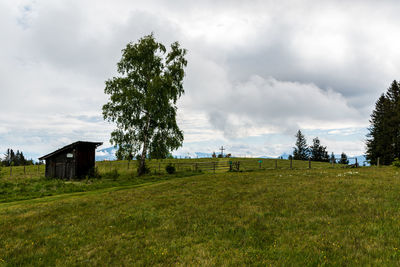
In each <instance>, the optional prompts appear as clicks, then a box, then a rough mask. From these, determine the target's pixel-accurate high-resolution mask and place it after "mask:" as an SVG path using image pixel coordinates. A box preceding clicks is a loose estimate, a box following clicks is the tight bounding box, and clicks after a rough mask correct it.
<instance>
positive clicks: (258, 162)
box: [258, 160, 262, 169]
mask: <svg viewBox="0 0 400 267" xmlns="http://www.w3.org/2000/svg"><path fill="white" fill-rule="evenodd" d="M261 162H262V161H261V160H260V161H259V162H258V163H259V165H260V166H259V167H260V169H261Z"/></svg>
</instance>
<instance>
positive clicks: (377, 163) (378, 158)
mask: <svg viewBox="0 0 400 267" xmlns="http://www.w3.org/2000/svg"><path fill="white" fill-rule="evenodd" d="M379 161H380V158H379V157H378V163H377V165H378V167H379V163H380V162H379Z"/></svg>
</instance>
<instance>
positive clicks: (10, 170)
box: [0, 158, 363, 178]
mask: <svg viewBox="0 0 400 267" xmlns="http://www.w3.org/2000/svg"><path fill="white" fill-rule="evenodd" d="M349 160H350V163H349V165H344V164H338V163H333V162H331V163H327V162H316V161H301V160H290V159H289V160H285V159H254V158H240V159H238V158H222V159H215V158H212V159H210V158H202V159H166V160H148V161H146V165H147V167H148V168H149V170H150V172H151V173H153V174H166V173H167V171H166V167H167V166H168V165H172V166H174V167H175V170H176V172H211V173H221V172H227V171H254V170H273V169H322V168H346V167H352V168H357V167H359V166H360V163H359V162H358V161H357V158H349ZM362 164H363V163H362ZM95 166H96V168H97V171H98V173H99V174H100V175H101V174H104V173H108V172H111V171H115V170H116V171H118V172H119V173H120V174H126V173H129V174H135V173H136V171H137V161H136V160H132V161H97V162H96V165H95ZM45 168H46V167H45V165H29V166H9V167H0V176H1V177H26V178H29V177H43V176H45Z"/></svg>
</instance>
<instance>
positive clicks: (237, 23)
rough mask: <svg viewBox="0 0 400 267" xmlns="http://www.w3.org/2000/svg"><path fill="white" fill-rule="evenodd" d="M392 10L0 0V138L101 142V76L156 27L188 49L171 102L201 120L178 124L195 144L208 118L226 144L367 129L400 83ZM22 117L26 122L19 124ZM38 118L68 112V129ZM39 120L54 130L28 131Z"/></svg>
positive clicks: (384, 6) (354, 4)
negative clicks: (308, 131)
mask: <svg viewBox="0 0 400 267" xmlns="http://www.w3.org/2000/svg"><path fill="white" fill-rule="evenodd" d="M24 5H29V6H30V7H31V9H30V10H27V9H24V8H23V7H24ZM399 5H400V4H399V3H398V2H397V1H384V2H379V3H378V2H376V1H359V0H357V1H351V2H349V1H329V2H321V1H318V4H316V1H296V2H293V1H251V2H249V1H211V0H210V1H198V2H196V3H194V2H190V1H174V2H173V3H172V2H168V3H167V2H162V1H148V2H145V3H144V2H142V1H117V2H112V3H111V2H107V1H77V0H75V1H69V2H63V1H61V2H59V1H26V2H23V3H22V4H20V6H18V7H16V5H15V4H12V3H11V2H1V3H0V34H1V35H2V37H3V38H4V40H7V41H6V42H2V43H1V44H0V56H1V59H2V60H1V62H0V75H1V76H2V79H0V90H1V98H0V105H1V107H2V110H3V115H4V113H5V114H6V115H7V116H8V117H10V118H11V119H10V120H9V119H5V118H4V116H0V133H2V138H3V139H2V140H1V142H0V145H3V146H4V144H7V143H13V144H14V143H15V144H18V142H20V141H18V142H17V141H13V140H14V139H12V137H13V136H14V135H20V136H24V137H26V138H28V135H25V134H24V131H26V133H28V132H29V131H31V130H32V131H33V132H32V133H33V134H32V136H36V137H38V138H41V140H44V139H49V140H53V141H54V142H55V143H57V144H58V143H60V142H62V141H60V140H62V138H67V139H68V138H69V139H73V138H76V137H78V136H86V135H87V134H88V133H89V132H90V131H91V128H90V127H95V128H96V131H98V132H99V133H98V134H99V135H98V136H104V138H105V139H108V135H109V131H110V128H111V127H108V128H106V127H104V128H102V127H100V126H99V125H102V123H101V122H100V121H97V119H96V118H101V106H102V104H104V103H105V101H106V99H107V97H106V96H105V95H104V94H103V88H104V81H105V80H106V79H108V78H110V77H112V76H113V75H115V71H116V63H117V61H118V60H119V59H120V56H121V53H120V51H121V49H122V48H124V46H125V45H126V43H127V42H129V41H133V42H135V41H136V40H137V39H138V38H140V37H142V36H143V35H145V34H148V33H150V32H152V31H153V32H154V33H155V35H156V37H157V39H158V40H160V41H161V42H163V43H166V44H169V43H171V42H172V41H175V40H178V41H180V42H181V44H182V45H183V46H184V47H185V48H187V49H188V50H189V54H188V60H189V65H188V68H187V77H186V80H185V88H186V95H185V97H184V98H183V99H182V100H181V101H180V102H179V104H180V105H181V106H182V107H184V109H185V110H187V111H190V112H189V113H190V114H196V113H197V114H203V115H204V114H206V115H205V117H206V118H208V119H209V120H208V125H206V123H205V122H203V121H202V126H201V128H199V127H197V126H196V125H194V124H195V122H194V123H186V124H185V123H182V125H183V126H184V127H186V128H185V129H184V131H186V132H193V133H196V136H201V138H202V140H204V139H205V138H206V137H207V136H209V138H213V137H214V135H215V131H214V132H213V131H211V130H210V129H208V131H206V130H205V129H206V127H207V126H210V125H211V126H212V127H214V128H213V129H217V130H218V131H220V132H223V133H224V135H225V137H226V138H228V139H232V138H237V137H241V136H246V135H258V134H262V133H270V132H273V133H290V134H292V132H293V131H295V130H296V129H297V128H298V127H308V128H313V127H314V128H318V127H324V128H329V126H331V127H345V126H346V127H347V126H349V127H365V125H366V124H367V123H368V117H369V113H370V111H371V108H372V106H373V104H374V102H375V100H376V98H377V97H378V96H379V94H380V93H381V92H382V91H384V90H385V89H386V87H387V86H388V85H389V84H390V82H391V80H393V79H396V78H398V77H395V76H396V75H398V69H399V68H400V66H399V63H398V62H400V58H399V57H400V56H399V54H398V52H397V51H398V48H397V43H398V37H397V36H396V35H395V34H393V33H394V32H396V29H397V28H398V26H399V24H400V22H399V21H400V20H399V19H398V13H399V12H398V11H400V10H399ZM378 7H379V8H378ZM26 114H29V119H30V120H31V123H29V122H26V123H25V124H24V125H22V124H21V122H20V121H23V122H25V119H24V116H25V115H26ZM7 116H5V117H7ZM43 116H50V117H57V116H61V117H62V118H63V119H65V118H67V119H68V120H69V123H68V126H69V128H72V129H75V130H76V132H74V130H70V129H68V127H63V126H62V125H61V124H60V123H57V122H56V121H55V120H46V119H43ZM68 116H72V117H68ZM74 116H81V117H78V119H73V117H74ZM85 116H86V117H85ZM324 123H325V124H328V125H324ZM329 123H330V125H329ZM93 124H94V125H97V126H93ZM342 124H343V125H344V126H341V125H342ZM38 126H40V127H41V128H42V129H46V132H52V131H54V132H55V134H54V135H52V134H51V135H48V134H45V133H40V131H38V132H35V131H36V130H37V127H38ZM4 129H6V131H7V132H9V133H11V134H9V135H7V136H6V135H4V132H6V131H5V130H4ZM199 129H200V130H199ZM202 130H204V134H203V135H202V134H200V133H199V131H202ZM6 137H7V138H8V139H7V138H6ZM53 141H49V142H53ZM26 145H28V144H26Z"/></svg>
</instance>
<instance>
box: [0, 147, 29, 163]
mask: <svg viewBox="0 0 400 267" xmlns="http://www.w3.org/2000/svg"><path fill="white" fill-rule="evenodd" d="M0 165H1V166H7V167H8V166H24V165H33V160H32V159H29V160H28V159H26V158H25V156H24V153H23V152H22V151H19V150H17V152H16V153H15V152H14V150H12V149H11V148H9V149H7V152H6V153H5V154H4V159H3V160H2V161H0Z"/></svg>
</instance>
